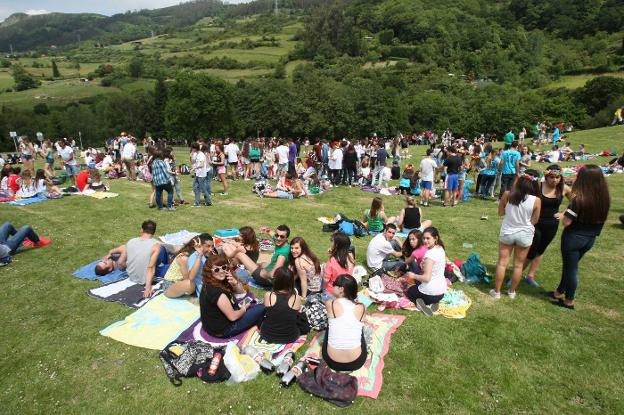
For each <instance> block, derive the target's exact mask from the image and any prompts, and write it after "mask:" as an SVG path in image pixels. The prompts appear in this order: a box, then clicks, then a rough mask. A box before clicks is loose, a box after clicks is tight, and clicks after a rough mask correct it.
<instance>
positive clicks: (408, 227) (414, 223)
mask: <svg viewBox="0 0 624 415" xmlns="http://www.w3.org/2000/svg"><path fill="white" fill-rule="evenodd" d="M405 204H406V206H405V208H404V209H402V210H401V213H400V214H399V219H398V221H399V222H398V227H399V229H400V230H401V232H403V233H410V232H411V231H412V230H413V229H420V230H421V231H422V230H424V229H426V228H428V227H430V226H431V225H432V224H433V222H432V221H430V220H423V218H422V209H421V208H419V207H418V206H417V205H416V201H415V200H414V198H413V197H412V196H408V197H406V198H405Z"/></svg>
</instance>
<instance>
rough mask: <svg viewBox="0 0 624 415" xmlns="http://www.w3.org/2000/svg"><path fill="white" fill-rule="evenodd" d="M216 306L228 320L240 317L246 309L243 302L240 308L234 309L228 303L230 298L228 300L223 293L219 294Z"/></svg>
mask: <svg viewBox="0 0 624 415" xmlns="http://www.w3.org/2000/svg"><path fill="white" fill-rule="evenodd" d="M217 307H219V310H221V312H222V313H223V314H224V315H225V317H227V319H228V320H230V321H236V320H238V319H240V318H241V317H242V316H244V315H245V312H246V311H247V304H243V305H242V306H241V308H240V309H238V310H234V307H232V303H230V300H228V298H227V297H226V296H225V294H221V295H220V296H219V299H218V300H217Z"/></svg>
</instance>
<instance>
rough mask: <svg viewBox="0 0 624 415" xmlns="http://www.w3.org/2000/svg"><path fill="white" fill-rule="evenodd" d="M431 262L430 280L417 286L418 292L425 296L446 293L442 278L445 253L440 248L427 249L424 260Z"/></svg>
mask: <svg viewBox="0 0 624 415" xmlns="http://www.w3.org/2000/svg"><path fill="white" fill-rule="evenodd" d="M427 259H429V260H431V261H433V267H432V268H431V280H429V282H422V283H420V285H419V286H418V291H420V292H421V293H423V294H426V295H442V294H444V293H445V292H446V288H447V286H446V279H445V278H444V269H445V268H446V253H445V252H444V249H443V248H442V247H441V246H436V247H434V248H433V249H429V250H428V251H427V252H426V253H425V257H424V258H423V261H425V260H427Z"/></svg>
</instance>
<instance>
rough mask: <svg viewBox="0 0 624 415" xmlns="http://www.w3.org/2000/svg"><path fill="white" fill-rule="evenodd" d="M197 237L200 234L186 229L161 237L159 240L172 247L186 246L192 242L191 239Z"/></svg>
mask: <svg viewBox="0 0 624 415" xmlns="http://www.w3.org/2000/svg"><path fill="white" fill-rule="evenodd" d="M197 235H199V233H198V232H189V231H187V230H186V229H184V230H181V231H179V232H175V233H168V234H166V235H163V236H161V237H160V238H158V239H160V240H161V241H162V242H164V243H166V244H170V245H184V244H185V243H187V242H188V241H190V240H191V238H194V237H196V236H197Z"/></svg>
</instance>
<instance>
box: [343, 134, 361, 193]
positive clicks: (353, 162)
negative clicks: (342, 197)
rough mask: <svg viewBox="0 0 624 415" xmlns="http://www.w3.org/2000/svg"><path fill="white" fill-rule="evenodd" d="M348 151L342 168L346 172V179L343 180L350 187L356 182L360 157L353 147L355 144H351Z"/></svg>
mask: <svg viewBox="0 0 624 415" xmlns="http://www.w3.org/2000/svg"><path fill="white" fill-rule="evenodd" d="M346 149H347V151H346V152H345V153H344V160H343V163H342V167H343V169H344V170H345V176H346V177H344V178H343V180H344V183H345V184H347V182H348V184H349V186H351V185H352V184H353V182H354V181H355V173H356V171H357V161H358V155H357V152H356V151H355V147H354V146H353V144H349V145H348V146H347V147H346Z"/></svg>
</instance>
